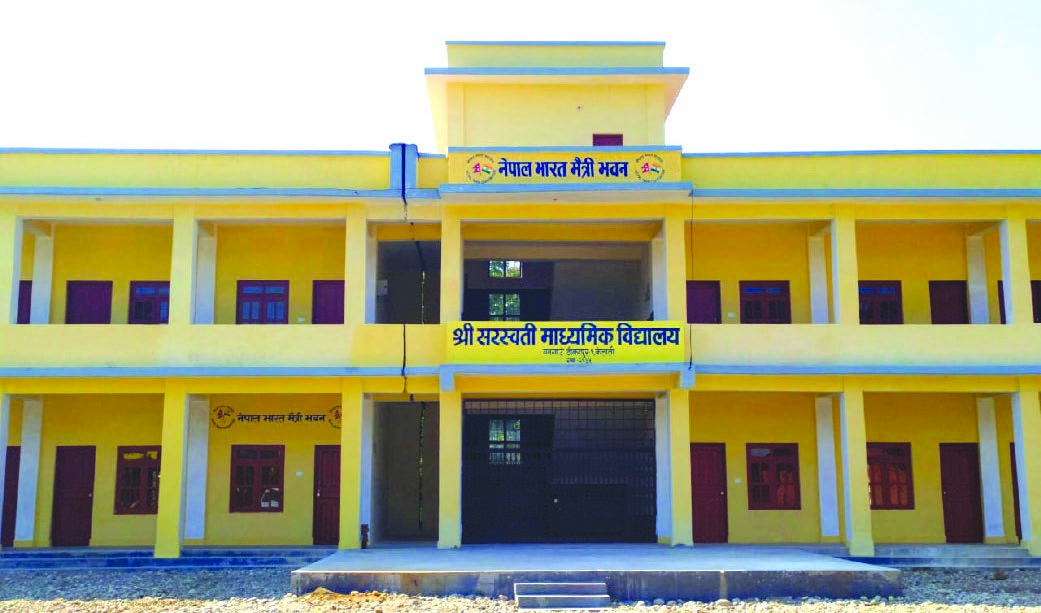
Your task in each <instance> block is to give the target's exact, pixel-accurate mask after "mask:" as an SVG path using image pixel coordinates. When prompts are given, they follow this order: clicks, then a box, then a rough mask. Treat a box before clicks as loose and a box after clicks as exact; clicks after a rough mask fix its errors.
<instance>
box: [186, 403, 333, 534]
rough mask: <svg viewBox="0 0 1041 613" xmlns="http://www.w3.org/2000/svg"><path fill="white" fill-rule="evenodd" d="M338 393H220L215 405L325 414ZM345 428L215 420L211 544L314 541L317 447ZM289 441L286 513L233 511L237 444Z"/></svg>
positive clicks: (210, 493)
mask: <svg viewBox="0 0 1041 613" xmlns="http://www.w3.org/2000/svg"><path fill="white" fill-rule="evenodd" d="M339 404H340V396H339V395H338V394H324V395H323V394H301V395H277V394H270V395H214V396H211V397H210V407H211V409H212V407H217V406H222V405H227V406H230V407H232V408H233V409H234V410H235V411H237V412H239V413H247V414H254V413H259V414H271V413H274V414H288V413H291V412H292V413H296V412H300V413H303V414H309V413H321V414H325V413H326V412H327V411H328V410H329V409H331V408H332V407H334V406H337V405H339ZM339 443H340V431H339V430H337V429H335V428H333V427H332V426H330V425H329V424H328V423H326V422H311V423H308V422H303V421H301V422H298V423H289V422H286V423H274V422H272V423H265V422H260V423H237V422H236V423H234V424H233V425H232V426H231V427H229V428H227V429H220V428H217V427H215V426H213V425H212V423H211V425H210V444H209V459H208V462H209V472H208V474H207V482H206V538H205V544H207V545H310V544H312V542H313V539H312V535H311V524H312V514H313V512H314V502H313V501H314V498H313V495H314V446H315V445H338V444H339ZM243 444H249V445H285V492H284V497H283V500H284V504H285V506H284V508H283V510H282V512H281V513H231V512H230V511H229V510H228V509H229V505H230V503H231V499H230V487H231V446H232V445H243Z"/></svg>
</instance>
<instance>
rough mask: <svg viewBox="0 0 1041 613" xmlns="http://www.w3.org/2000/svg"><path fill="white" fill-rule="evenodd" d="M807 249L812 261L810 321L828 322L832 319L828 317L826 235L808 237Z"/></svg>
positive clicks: (817, 322)
mask: <svg viewBox="0 0 1041 613" xmlns="http://www.w3.org/2000/svg"><path fill="white" fill-rule="evenodd" d="M806 251H807V255H808V256H809V262H810V321H811V322H813V323H815V324H826V323H828V322H829V321H830V319H829V317H828V266H827V262H826V261H825V259H824V237H823V236H810V237H808V238H807V239H806Z"/></svg>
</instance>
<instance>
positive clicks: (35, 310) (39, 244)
mask: <svg viewBox="0 0 1041 613" xmlns="http://www.w3.org/2000/svg"><path fill="white" fill-rule="evenodd" d="M53 278H54V236H53V234H52V235H51V236H41V235H36V237H35V240H34V245H33V289H32V299H31V302H30V305H29V323H31V324H46V323H50V321H51V293H52V288H51V286H52V285H53V282H54V281H53Z"/></svg>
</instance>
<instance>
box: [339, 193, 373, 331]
mask: <svg viewBox="0 0 1041 613" xmlns="http://www.w3.org/2000/svg"><path fill="white" fill-rule="evenodd" d="M345 227H346V230H345V231H346V232H347V236H346V237H345V245H346V247H345V254H344V268H343V278H344V295H343V310H344V313H343V322H344V323H345V324H347V325H349V326H352V325H353V326H358V325H361V324H366V323H373V322H375V321H376V273H375V270H376V268H375V266H376V262H375V260H376V255H375V252H374V248H375V245H376V241H375V240H373V238H372V236H371V235H370V232H369V224H368V221H367V220H366V219H365V209H363V208H361V207H358V208H352V209H351V210H350V212H349V213H348V216H347V219H346V222H345Z"/></svg>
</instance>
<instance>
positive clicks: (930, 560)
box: [845, 556, 1041, 570]
mask: <svg viewBox="0 0 1041 613" xmlns="http://www.w3.org/2000/svg"><path fill="white" fill-rule="evenodd" d="M845 559H847V560H851V561H853V562H863V563H865V564H874V565H878V566H888V567H890V568H947V569H966V570H968V569H973V570H989V569H1011V568H1041V558H1031V557H1022V558H1012V557H997V558H990V557H974V558H969V557H935V558H934V557H910V556H904V557H884V556H875V557H873V558H862V557H847V558H845Z"/></svg>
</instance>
